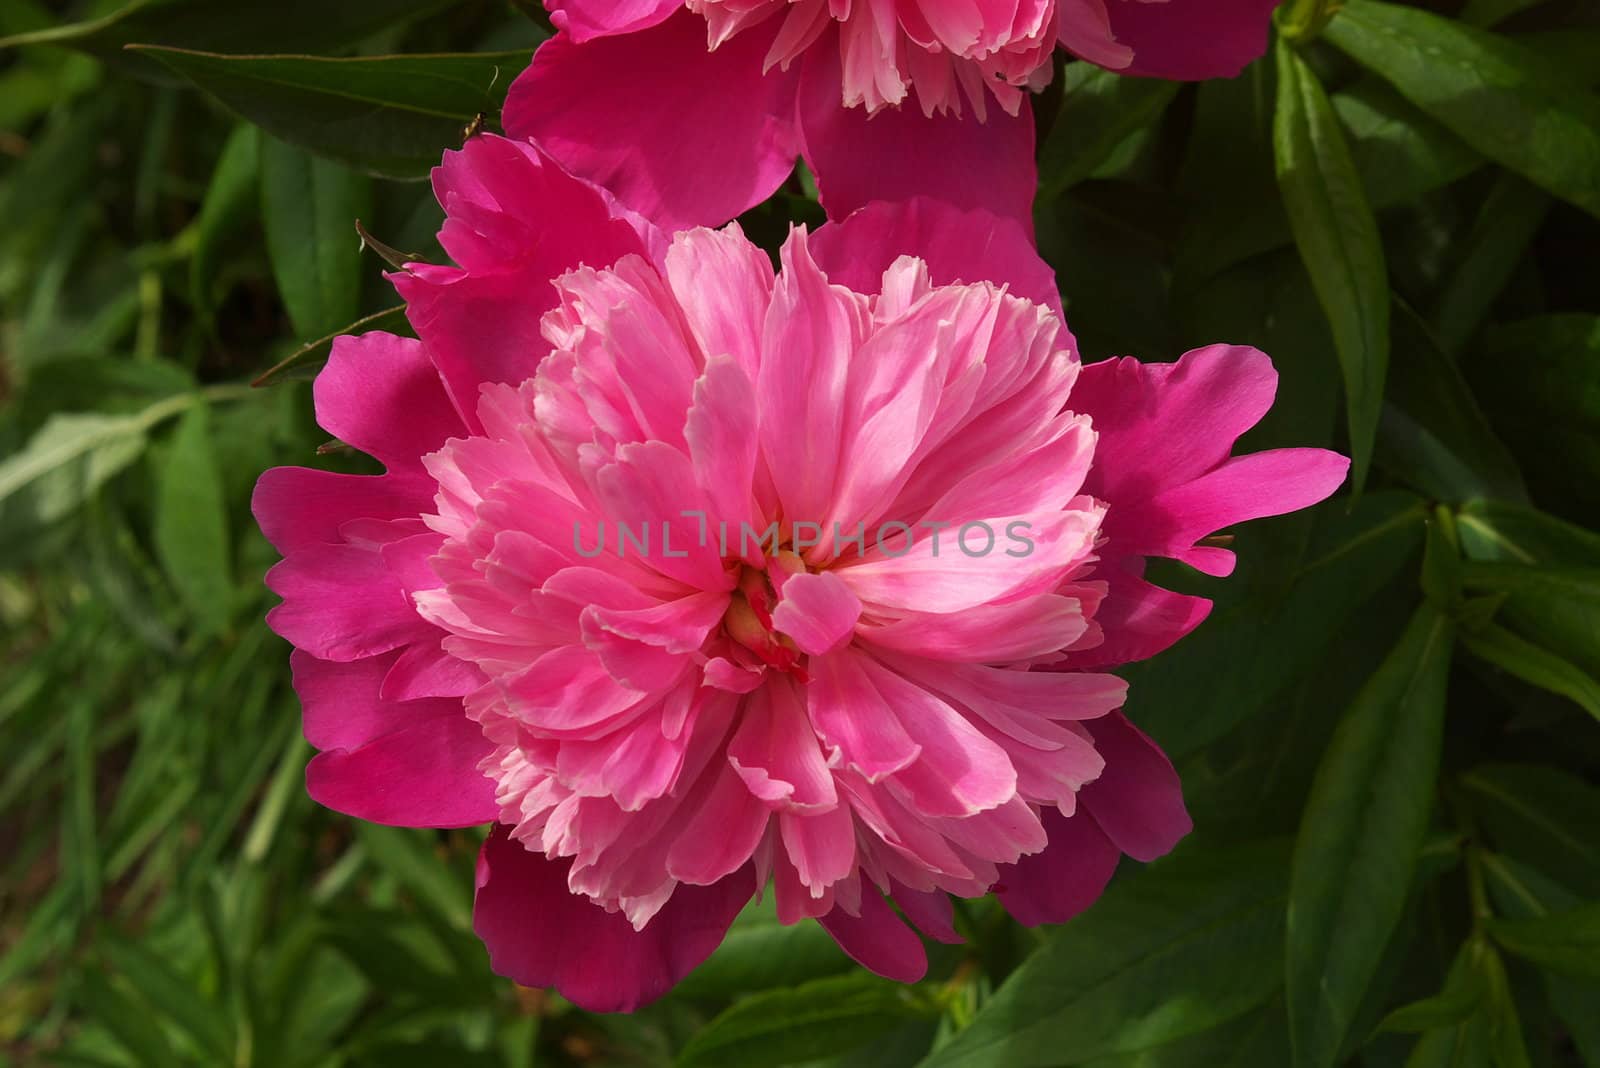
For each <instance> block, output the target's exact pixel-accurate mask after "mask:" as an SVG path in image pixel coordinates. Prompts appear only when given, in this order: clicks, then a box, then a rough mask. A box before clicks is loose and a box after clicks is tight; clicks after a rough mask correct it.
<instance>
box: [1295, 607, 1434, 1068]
mask: <svg viewBox="0 0 1600 1068" xmlns="http://www.w3.org/2000/svg"><path fill="white" fill-rule="evenodd" d="M1452 637H1453V627H1452V625H1451V623H1450V620H1449V619H1448V618H1446V617H1445V616H1444V615H1442V614H1441V613H1440V612H1439V611H1438V610H1437V609H1436V608H1434V607H1433V606H1432V605H1431V604H1427V603H1424V604H1423V605H1422V607H1421V608H1419V609H1418V611H1417V614H1416V615H1415V616H1414V617H1413V618H1412V621H1411V624H1410V626H1409V627H1407V629H1406V632H1405V634H1404V635H1403V636H1402V637H1401V639H1400V642H1399V644H1398V645H1397V646H1396V647H1395V649H1394V651H1393V652H1392V653H1391V654H1390V656H1389V659H1388V660H1387V661H1385V662H1384V664H1383V666H1382V667H1380V668H1379V669H1378V671H1377V673H1376V674H1375V675H1373V677H1372V678H1371V679H1369V680H1368V682H1367V684H1366V686H1365V687H1363V688H1362V690H1361V692H1360V693H1359V694H1358V695H1357V696H1356V699H1355V701H1354V703H1353V704H1352V705H1351V707H1350V709H1349V711H1348V712H1347V713H1346V714H1345V717H1344V719H1343V721H1342V722H1341V723H1340V725H1339V728H1338V730H1337V731H1336V732H1335V734H1334V737H1333V741H1332V742H1331V743H1330V744H1329V746H1328V751H1327V754H1326V755H1325V756H1324V757H1323V760H1322V765H1321V767H1319V768H1318V770H1317V776H1316V780H1315V782H1314V783H1313V785H1312V787H1311V796H1310V798H1309V800H1308V801H1307V803H1306V811H1305V815H1304V817H1303V819H1302V821H1301V827H1300V835H1299V838H1298V839H1297V841H1296V843H1295V852H1294V862H1293V869H1292V872H1293V873H1292V876H1291V880H1290V889H1289V910H1288V912H1289V926H1288V970H1287V981H1288V1000H1289V1030H1290V1035H1291V1036H1292V1038H1293V1040H1294V1050H1295V1065H1296V1066H1297V1068H1326V1066H1329V1065H1332V1064H1334V1063H1335V1061H1336V1060H1337V1058H1338V1056H1339V1052H1340V1050H1341V1049H1342V1048H1343V1046H1344V1043H1345V1041H1346V1038H1347V1035H1348V1032H1349V1029H1350V1026H1351V1023H1352V1021H1353V1019H1354V1017H1355V1014H1356V1012H1357V1010H1358V1008H1359V1007H1360V1003H1361V999H1362V996H1363V995H1364V994H1365V993H1366V990H1367V985H1368V983H1369V982H1370V981H1371V979H1372V977H1373V974H1374V973H1375V971H1376V969H1377V967H1378V964H1379V961H1380V959H1381V958H1382V956H1383V952H1384V947H1385V946H1386V945H1387V944H1388V942H1389V939H1390V936H1391V935H1392V934H1393V933H1394V930H1395V926H1396V924H1398V922H1399V920H1400V916H1401V913H1402V912H1403V911H1404V908H1405V903H1406V894H1407V892H1408V890H1409V887H1410V884H1411V878H1412V874H1413V872H1414V871H1415V870H1416V866H1417V856H1418V853H1419V852H1420V851H1421V849H1422V845H1423V841H1424V839H1425V837H1426V834H1427V828H1428V816H1429V813H1430V812H1431V810H1432V807H1433V793H1434V779H1435V777H1436V775H1437V772H1438V766H1439V748H1440V736H1441V732H1442V729H1443V722H1444V703H1445V680H1446V678H1447V676H1448V673H1449V667H1450V650H1451V644H1452Z"/></svg>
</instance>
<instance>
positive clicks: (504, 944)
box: [472, 826, 755, 1012]
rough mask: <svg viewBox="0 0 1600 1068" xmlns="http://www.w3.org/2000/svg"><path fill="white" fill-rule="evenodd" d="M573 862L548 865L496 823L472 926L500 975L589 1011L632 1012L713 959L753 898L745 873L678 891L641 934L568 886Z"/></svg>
mask: <svg viewBox="0 0 1600 1068" xmlns="http://www.w3.org/2000/svg"><path fill="white" fill-rule="evenodd" d="M570 867H571V861H569V860H550V859H548V858H546V857H545V856H543V855H542V854H539V853H533V852H530V851H529V850H527V849H525V848H523V846H522V845H521V844H520V843H518V842H515V841H513V840H511V838H509V837H508V835H507V832H506V829H505V828H504V827H501V826H497V827H495V828H494V830H493V831H492V832H491V833H490V835H489V839H488V841H486V842H485V843H484V844H483V853H482V854H481V855H480V857H479V859H478V892H477V898H476V901H475V903H474V906H473V915H472V923H473V929H474V930H475V931H477V934H478V937H479V938H481V939H483V944H484V946H485V947H486V948H487V949H488V951H489V963H490V966H491V967H492V968H493V969H494V970H495V972H496V973H498V974H500V975H503V976H506V977H507V978H509V979H512V980H514V981H516V982H518V983H521V984H522V985H523V986H533V987H552V986H553V987H555V988H556V989H557V990H558V991H560V993H561V995H562V996H563V997H565V998H566V999H567V1000H569V1001H571V1002H573V1003H574V1004H576V1005H578V1006H579V1007H581V1008H584V1009H587V1010H589V1011H590V1012H632V1011H633V1010H634V1009H637V1008H639V1007H640V1006H641V1005H646V1004H648V1003H649V1002H652V1001H654V1000H656V999H657V998H659V997H661V996H662V995H663V994H665V993H666V992H667V991H668V990H670V989H671V988H672V986H673V985H674V984H675V983H677V982H678V981H679V980H680V979H682V978H683V977H684V976H686V975H688V974H689V973H690V972H691V971H693V970H694V969H695V967H697V966H698V965H699V964H700V962H702V961H704V960H705V959H706V958H707V957H709V956H710V955H711V951H712V950H714V949H716V948H717V946H718V945H719V944H720V943H721V942H722V938H723V936H724V935H725V934H727V931H728V925H729V924H731V923H732V922H733V918H734V917H735V916H736V915H738V913H739V910H740V909H741V908H743V907H744V904H745V902H747V901H749V900H750V896H751V894H753V893H754V892H755V878H754V875H753V873H752V871H751V869H750V868H749V867H745V868H742V869H740V870H739V871H737V872H735V873H734V874H732V875H730V876H728V877H727V878H725V879H722V880H720V881H718V882H717V883H715V884H714V885H712V886H688V885H679V886H678V887H677V888H676V889H675V890H674V891H673V893H672V897H671V899H669V900H668V901H667V903H666V904H665V905H664V906H662V908H661V911H660V912H658V913H656V915H655V917H654V918H652V919H651V921H650V922H649V923H648V924H647V925H646V926H645V928H644V930H642V931H635V930H634V929H633V926H632V925H631V924H630V923H629V922H628V920H627V918H626V917H625V916H623V914H622V913H620V912H607V911H605V910H604V909H603V908H601V907H600V906H598V905H595V904H593V903H592V902H590V901H589V899H588V898H585V897H582V896H579V895H576V894H573V893H572V892H571V891H570V890H568V889H567V872H568V869H569V868H570Z"/></svg>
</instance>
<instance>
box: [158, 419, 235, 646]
mask: <svg viewBox="0 0 1600 1068" xmlns="http://www.w3.org/2000/svg"><path fill="white" fill-rule="evenodd" d="M228 545H229V541H228V511H227V506H226V502H225V501H224V500H223V499H222V476H221V474H220V472H218V470H217V464H216V455H215V452H214V447H213V445H212V441H211V413H210V408H209V406H207V405H206V404H205V403H204V402H199V403H196V404H194V405H192V406H191V407H190V408H189V410H188V411H187V412H185V413H184V415H183V418H181V419H179V420H178V426H177V429H176V430H175V431H174V432H173V435H172V440H171V442H170V443H169V444H168V446H167V452H166V457H165V459H164V460H163V461H162V463H161V465H160V467H159V469H158V470H157V473H156V515H155V547H156V555H157V556H158V557H159V558H160V560H161V565H162V567H163V568H164V569H165V570H166V573H167V577H168V578H169V579H170V580H171V581H172V586H173V588H174V589H175V590H177V591H178V595H179V596H180V597H181V598H182V599H183V601H184V602H185V603H186V604H187V605H188V606H189V609H190V611H192V612H193V613H194V616H195V618H196V620H198V622H199V624H200V628H201V630H202V631H203V632H207V633H216V632H218V631H222V630H225V629H227V626H228V621H229V620H230V619H231V618H232V616H233V611H232V609H233V569H232V565H231V564H230V562H229V559H228V555H229V554H228Z"/></svg>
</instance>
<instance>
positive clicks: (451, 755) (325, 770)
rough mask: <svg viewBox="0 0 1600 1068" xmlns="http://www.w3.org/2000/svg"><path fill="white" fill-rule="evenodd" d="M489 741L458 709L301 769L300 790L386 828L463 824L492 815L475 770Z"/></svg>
mask: <svg viewBox="0 0 1600 1068" xmlns="http://www.w3.org/2000/svg"><path fill="white" fill-rule="evenodd" d="M493 750H494V746H493V745H492V744H491V743H490V742H489V740H488V739H487V738H485V737H484V736H483V729H482V728H481V727H479V726H478V725H477V724H476V723H474V722H472V720H470V719H468V718H467V716H466V713H465V712H462V713H461V714H460V715H454V716H435V717H431V718H428V719H423V720H420V721H418V722H416V723H414V724H412V725H411V726H409V727H405V728H403V729H401V730H398V731H394V732H393V733H390V734H384V735H380V736H379V737H377V738H375V739H374V740H372V741H370V742H368V743H366V744H365V745H362V746H359V747H357V748H355V749H329V750H325V751H324V752H321V753H318V754H317V755H316V756H315V757H313V758H312V760H311V763H310V764H309V765H307V766H306V790H307V791H308V792H309V793H310V794H311V796H312V798H313V799H314V800H316V801H317V802H318V803H319V804H322V805H326V806H327V807H328V808H331V809H333V810H334V811H336V812H343V813H344V814H345V815H347V816H354V817H356V818H357V819H362V820H367V821H369V822H372V823H383V824H388V825H390V826H394V827H471V826H474V825H476V824H480V823H490V822H492V821H493V820H494V819H495V817H496V816H497V815H498V814H499V811H500V806H499V804H498V803H497V802H496V801H495V796H494V795H495V788H494V782H493V781H492V780H491V779H489V778H488V777H486V776H485V775H484V773H483V772H482V771H480V770H478V765H479V764H480V763H482V762H483V760H484V759H485V758H487V757H488V756H489V754H490V753H491V752H493Z"/></svg>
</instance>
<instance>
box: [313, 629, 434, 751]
mask: <svg viewBox="0 0 1600 1068" xmlns="http://www.w3.org/2000/svg"><path fill="white" fill-rule="evenodd" d="M396 659H397V657H396V655H395V654H394V653H388V654H385V655H383V656H373V657H368V658H367V659H365V660H352V661H350V662H348V663H343V664H341V663H336V662H334V661H331V660H318V659H317V658H316V657H314V656H312V655H311V654H310V653H308V652H306V651H304V650H303V649H296V650H295V651H294V652H293V653H290V654H289V666H290V668H291V670H292V671H293V672H294V688H295V692H296V693H298V694H299V695H300V711H301V717H302V725H303V727H304V730H305V736H306V741H308V742H310V743H311V744H312V745H314V746H316V747H317V748H318V749H356V748H359V747H360V746H363V745H366V744H367V743H368V742H370V741H372V740H373V739H375V738H380V737H382V736H383V735H385V734H392V733H394V732H395V731H398V730H404V729H405V728H407V727H412V726H415V725H416V724H418V723H420V722H421V721H423V720H426V719H436V718H438V717H440V716H464V715H465V712H463V711H462V706H461V699H460V698H458V697H444V698H432V699H429V700H422V701H396V700H386V699H385V698H383V697H382V696H381V691H382V687H383V680H384V678H385V676H387V675H388V674H389V672H390V670H391V668H392V666H393V665H394V663H395V661H396Z"/></svg>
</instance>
